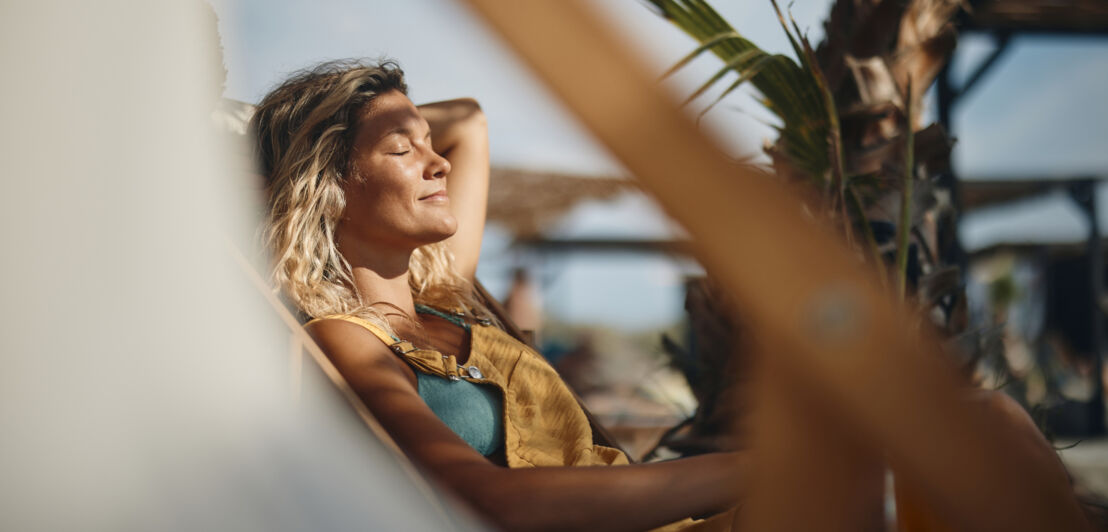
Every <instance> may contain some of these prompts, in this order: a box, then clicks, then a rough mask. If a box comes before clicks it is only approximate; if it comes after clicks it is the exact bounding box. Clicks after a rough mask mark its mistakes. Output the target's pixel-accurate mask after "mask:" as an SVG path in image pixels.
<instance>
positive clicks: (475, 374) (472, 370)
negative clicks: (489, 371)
mask: <svg viewBox="0 0 1108 532" xmlns="http://www.w3.org/2000/svg"><path fill="white" fill-rule="evenodd" d="M466 373H469V376H470V377H472V378H474V379H480V378H484V375H481V370H479V369H477V366H470V367H468V368H466Z"/></svg>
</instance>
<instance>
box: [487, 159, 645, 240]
mask: <svg viewBox="0 0 1108 532" xmlns="http://www.w3.org/2000/svg"><path fill="white" fill-rule="evenodd" d="M636 189H637V185H635V182H634V181H631V180H629V179H623V178H614V177H584V176H576V175H570V174H560V173H555V172H538V171H531V170H519V169H509V168H493V169H492V176H491V184H490V188H489V221H492V222H497V223H499V224H501V225H503V226H504V227H505V228H507V229H508V230H509V231H511V232H512V234H513V235H514V236H515V237H516V238H519V239H525V240H526V239H533V238H536V237H538V236H539V234H540V233H541V232H542V230H543V229H544V228H547V227H549V226H550V225H551V224H552V223H553V222H555V221H557V219H558V218H560V217H561V216H562V215H564V214H566V213H567V212H569V210H570V209H571V208H573V206H575V205H577V204H578V203H579V202H581V201H582V200H586V199H610V198H614V197H615V196H617V195H619V194H621V193H623V192H626V191H629V190H636Z"/></svg>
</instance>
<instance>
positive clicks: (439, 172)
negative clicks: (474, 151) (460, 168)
mask: <svg viewBox="0 0 1108 532" xmlns="http://www.w3.org/2000/svg"><path fill="white" fill-rule="evenodd" d="M449 173H450V161H448V160H446V157H443V156H441V155H439V154H437V153H435V152H431V163H430V164H428V165H427V169H426V170H424V173H423V178H424V179H442V178H444V177H446V175H447V174H449Z"/></svg>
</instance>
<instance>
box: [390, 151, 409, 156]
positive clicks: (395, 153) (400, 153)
mask: <svg viewBox="0 0 1108 532" xmlns="http://www.w3.org/2000/svg"><path fill="white" fill-rule="evenodd" d="M410 151H412V150H404V151H398V152H392V153H389V155H407V154H408V152H410Z"/></svg>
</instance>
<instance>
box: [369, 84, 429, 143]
mask: <svg viewBox="0 0 1108 532" xmlns="http://www.w3.org/2000/svg"><path fill="white" fill-rule="evenodd" d="M426 129H427V122H426V121H425V120H424V119H423V115H421V114H419V109H417V108H416V106H415V104H413V103H412V101H411V100H409V99H408V97H407V96H405V95H404V94H403V93H401V92H400V91H389V92H386V93H384V94H381V95H378V96H377V97H376V98H374V99H373V101H371V102H370V103H369V105H368V106H366V108H365V109H363V110H362V113H361V115H360V116H359V118H358V133H357V136H358V137H359V139H360V140H363V141H371V142H372V141H376V140H378V139H381V138H383V137H385V136H387V135H389V134H390V133H395V132H401V131H400V130H407V131H410V132H414V133H417V134H422V133H423V132H425V131H426Z"/></svg>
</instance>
